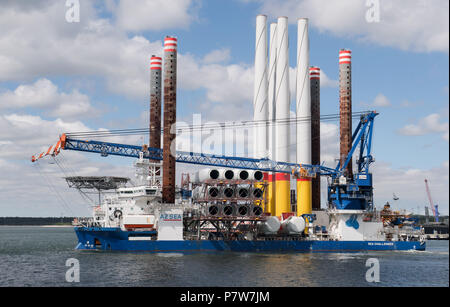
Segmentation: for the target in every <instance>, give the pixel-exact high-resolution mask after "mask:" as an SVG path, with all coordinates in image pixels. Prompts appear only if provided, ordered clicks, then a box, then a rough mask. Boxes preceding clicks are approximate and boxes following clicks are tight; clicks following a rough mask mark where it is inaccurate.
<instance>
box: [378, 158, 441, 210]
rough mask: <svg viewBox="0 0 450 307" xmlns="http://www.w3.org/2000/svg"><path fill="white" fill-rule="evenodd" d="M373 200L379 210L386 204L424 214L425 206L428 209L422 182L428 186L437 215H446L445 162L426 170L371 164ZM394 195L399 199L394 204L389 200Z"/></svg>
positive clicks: (381, 163) (386, 164) (380, 163)
mask: <svg viewBox="0 0 450 307" xmlns="http://www.w3.org/2000/svg"><path fill="white" fill-rule="evenodd" d="M372 169H373V174H374V175H373V176H374V189H375V191H374V197H375V203H376V205H377V207H378V208H382V206H383V205H384V203H385V202H386V201H389V202H390V203H391V205H392V204H394V205H398V206H399V207H400V208H402V209H409V210H411V211H414V212H417V209H418V207H419V212H420V213H421V214H424V210H425V206H428V198H427V195H426V191H425V183H424V180H425V179H427V180H428V181H429V183H430V189H431V192H432V196H433V200H434V202H436V203H437V204H439V211H440V212H441V214H448V212H449V208H448V203H449V198H448V195H449V189H448V187H449V168H448V161H445V162H443V163H442V165H441V166H439V167H434V168H430V169H416V168H406V169H396V168H394V167H392V165H390V164H388V163H385V162H381V161H378V162H375V164H374V166H373V167H372ZM393 193H395V195H396V196H398V197H399V198H400V199H399V201H398V204H397V203H395V202H393V201H392V194H393Z"/></svg>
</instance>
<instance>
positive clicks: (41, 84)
mask: <svg viewBox="0 0 450 307" xmlns="http://www.w3.org/2000/svg"><path fill="white" fill-rule="evenodd" d="M20 108H35V109H39V110H48V111H49V114H50V115H51V116H54V117H61V118H74V117H77V116H80V115H87V114H89V115H92V114H93V113H95V112H96V110H95V109H94V108H93V107H92V106H91V103H90V101H89V97H88V96H86V95H84V94H81V93H80V92H79V91H78V90H72V92H71V93H64V92H60V91H59V89H58V87H57V86H56V85H55V84H54V83H52V82H51V81H50V80H48V79H46V78H41V79H38V80H37V81H36V82H34V83H33V84H23V85H19V86H18V87H17V88H16V89H15V90H14V91H10V90H8V91H4V92H2V93H0V109H20Z"/></svg>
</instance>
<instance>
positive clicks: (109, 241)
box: [75, 227, 426, 253]
mask: <svg viewBox="0 0 450 307" xmlns="http://www.w3.org/2000/svg"><path fill="white" fill-rule="evenodd" d="M75 233H76V234H77V237H78V245H77V247H76V249H78V250H106V251H108V250H111V251H137V252H150V253H192V252H221V251H234V252H332V253H335V252H361V251H401V250H403V251H404V250H421V251H423V250H425V245H426V244H425V242H419V241H316V240H303V241H296V240H264V241H263V240H253V241H249V240H232V241H228V240H181V241H157V240H153V241H151V240H145V239H144V238H148V237H149V236H150V235H152V234H154V232H149V231H139V232H136V231H122V230H120V228H97V227H75ZM130 237H131V238H134V240H133V239H131V240H130ZM137 237H141V239H143V240H139V239H138V238H137Z"/></svg>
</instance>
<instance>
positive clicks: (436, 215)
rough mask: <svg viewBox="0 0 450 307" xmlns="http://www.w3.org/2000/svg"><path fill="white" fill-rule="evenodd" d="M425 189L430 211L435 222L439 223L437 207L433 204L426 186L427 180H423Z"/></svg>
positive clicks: (428, 188)
mask: <svg viewBox="0 0 450 307" xmlns="http://www.w3.org/2000/svg"><path fill="white" fill-rule="evenodd" d="M425 189H426V191H427V196H428V201H429V202H430V207H431V211H432V212H433V216H434V220H435V222H436V223H437V222H439V211H438V205H437V204H436V205H435V204H434V203H433V199H432V198H431V192H430V187H429V186H428V180H427V179H425Z"/></svg>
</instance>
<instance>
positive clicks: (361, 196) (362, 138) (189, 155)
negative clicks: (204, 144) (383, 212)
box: [32, 111, 378, 209]
mask: <svg viewBox="0 0 450 307" xmlns="http://www.w3.org/2000/svg"><path fill="white" fill-rule="evenodd" d="M377 115H378V113H376V112H374V111H372V112H367V113H365V114H362V115H361V117H360V121H359V124H358V126H357V127H356V129H355V131H354V133H353V136H352V148H351V150H350V152H349V153H348V156H347V158H346V160H345V162H344V164H343V165H340V162H339V163H338V165H337V166H336V168H334V169H333V168H329V167H326V166H323V165H309V164H296V163H287V162H277V161H273V160H269V159H267V158H264V159H254V158H246V157H233V156H225V155H213V154H203V153H195V152H185V151H177V152H176V157H175V159H176V162H179V163H188V164H196V165H205V166H214V167H227V168H238V169H249V170H259V171H263V172H276V173H289V174H293V175H295V176H306V177H315V176H317V175H321V176H330V177H331V184H330V185H329V187H328V192H329V193H328V195H329V202H330V203H332V204H334V205H335V206H336V208H338V209H365V208H366V207H367V204H369V205H370V203H371V201H372V174H370V173H369V166H370V164H371V163H372V162H373V161H374V159H373V157H372V155H371V151H372V134H373V122H374V118H375V117H376V116H377ZM358 146H359V148H360V152H359V158H358V160H357V165H358V172H357V173H356V174H355V177H354V178H355V179H354V180H353V181H351V180H343V174H344V170H345V168H346V167H347V165H348V163H349V161H350V159H351V157H352V156H353V153H354V152H355V151H356V148H357V147H358ZM60 149H63V150H75V151H84V152H91V153H99V154H100V155H102V156H104V157H106V156H108V155H115V156H122V157H133V158H139V155H140V153H143V156H144V158H146V159H150V160H157V161H162V160H163V151H162V150H161V149H160V148H151V147H147V146H145V145H144V146H137V145H127V144H118V143H109V142H100V141H94V140H89V141H87V140H79V139H73V138H70V137H67V135H66V134H63V135H62V136H61V137H60V139H59V141H58V142H57V143H56V145H53V146H50V148H49V149H48V150H47V151H46V152H42V153H40V154H39V155H36V156H33V157H32V161H33V162H35V161H37V160H39V159H40V158H43V157H45V156H47V155H53V156H56V155H57V154H58V153H59V151H60Z"/></svg>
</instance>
